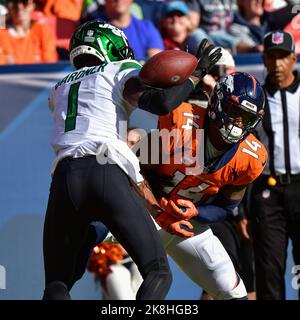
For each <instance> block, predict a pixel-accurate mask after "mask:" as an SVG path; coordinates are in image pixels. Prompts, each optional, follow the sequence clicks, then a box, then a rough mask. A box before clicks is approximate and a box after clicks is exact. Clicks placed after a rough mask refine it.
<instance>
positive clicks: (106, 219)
mask: <svg viewBox="0 0 300 320" xmlns="http://www.w3.org/2000/svg"><path fill="white" fill-rule="evenodd" d="M199 49H200V50H199V52H200V53H201V54H202V59H201V60H199V63H198V66H197V68H196V70H195V72H194V73H193V76H192V80H191V79H188V80H186V81H185V82H184V83H182V84H180V85H177V86H174V87H170V88H167V89H160V88H153V87H151V88H150V87H147V86H145V85H144V84H143V83H142V82H141V80H140V79H139V78H138V77H137V75H138V73H139V70H140V68H141V65H140V64H139V63H138V62H137V61H135V60H134V55H133V52H132V50H131V48H130V46H129V44H128V41H127V39H126V37H125V35H124V33H123V32H122V31H121V30H119V29H118V28H116V27H114V26H112V25H109V24H107V23H105V22H103V21H101V20H94V21H90V22H87V23H85V24H83V25H82V26H80V27H79V28H78V29H77V30H76V31H75V32H74V34H73V35H72V38H71V40H70V60H71V63H72V64H73V66H74V67H75V69H76V71H74V72H72V73H70V74H68V75H67V76H66V77H65V78H63V79H62V80H61V81H60V82H58V83H57V84H56V85H55V86H54V88H53V89H52V90H51V92H50V95H49V107H50V110H51V111H52V113H53V118H54V126H53V131H52V138H51V144H52V147H53V149H54V151H55V153H56V160H55V161H54V165H53V170H52V174H53V176H52V184H51V188H50V195H49V200H48V207H47V213H46V217H45V224H44V243H43V244H44V265H45V282H46V286H45V290H44V296H43V299H47V300H55V299H70V298H71V297H70V294H69V291H70V289H71V288H72V286H73V284H74V281H75V280H74V279H76V274H75V273H76V270H75V269H76V265H77V263H78V261H77V259H78V258H79V257H80V249H81V246H82V245H83V243H84V242H85V240H86V237H87V234H88V229H89V225H90V222H91V221H97V220H100V221H101V222H103V223H104V224H105V225H106V226H107V227H108V228H109V229H110V230H111V232H112V233H113V234H114V236H115V237H116V238H117V239H118V241H119V242H120V243H121V244H122V246H123V247H124V248H125V249H126V251H127V252H128V253H129V254H130V256H131V257H132V259H133V260H134V262H135V263H136V264H137V266H138V268H139V271H140V273H141V275H142V277H143V279H144V281H143V283H142V284H141V286H140V288H139V290H138V292H137V296H136V298H137V299H150V300H151V299H163V298H164V297H165V296H166V294H167V292H168V290H169V288H170V285H171V282H172V277H171V272H170V268H169V265H168V260H167V257H166V253H165V250H164V248H163V246H162V244H161V240H160V237H159V235H158V233H157V232H156V228H155V225H154V223H153V221H152V218H151V216H150V215H149V213H148V212H147V210H146V209H145V207H144V204H143V203H142V202H141V200H140V198H139V197H138V195H137V194H136V193H135V192H134V189H133V188H132V185H131V184H135V185H140V184H143V177H142V176H141V174H140V172H139V171H140V168H139V161H138V159H137V157H136V156H135V155H134V153H133V152H132V151H131V150H130V148H129V147H128V146H127V144H126V129H127V127H126V125H125V123H126V121H127V120H128V117H129V115H130V112H131V111H132V110H133V109H134V108H137V107H139V108H142V109H144V110H146V111H149V112H151V113H154V114H157V115H162V114H167V113H168V112H170V111H171V110H172V109H174V108H176V107H177V106H178V105H179V104H180V103H181V102H182V101H184V100H185V99H186V98H187V96H188V95H189V94H190V92H191V91H192V90H193V88H194V84H195V83H194V82H196V83H197V82H198V81H199V80H200V79H201V77H202V76H204V74H205V73H206V71H207V69H208V68H210V67H211V66H212V65H214V64H215V62H216V61H218V59H219V58H220V55H221V54H220V53H219V52H217V51H214V52H213V53H211V50H212V49H213V46H206V44H202V46H201V45H200V47H199ZM166 63H167V61H166ZM193 81H194V82H193ZM159 210H161V209H159Z"/></svg>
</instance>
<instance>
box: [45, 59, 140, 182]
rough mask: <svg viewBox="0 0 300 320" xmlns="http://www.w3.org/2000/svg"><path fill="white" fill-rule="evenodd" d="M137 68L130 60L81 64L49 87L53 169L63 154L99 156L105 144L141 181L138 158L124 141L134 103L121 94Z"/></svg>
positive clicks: (128, 172) (107, 149) (120, 163)
mask: <svg viewBox="0 0 300 320" xmlns="http://www.w3.org/2000/svg"><path fill="white" fill-rule="evenodd" d="M140 69H141V65H140V64H139V63H138V62H137V61H134V60H130V59H128V60H122V61H116V62H111V63H105V64H103V65H101V66H94V67H84V68H82V69H79V70H77V71H74V72H72V73H70V74H68V75H67V76H66V77H64V78H63V79H62V80H61V81H59V82H58V83H57V84H56V85H55V86H54V87H53V88H52V90H51V92H50V95H49V108H50V110H51V111H52V112H53V117H54V128H53V131H52V137H51V145H52V147H53V149H54V151H55V153H56V156H57V157H56V159H55V161H54V163H53V168H52V172H54V170H55V167H56V165H57V163H58V162H59V161H60V160H61V159H62V158H65V157H68V156H72V157H75V158H76V157H83V156H85V155H99V148H101V147H103V149H102V150H105V151H107V155H108V157H109V158H110V160H111V161H113V162H114V163H117V164H118V165H119V166H120V167H121V168H122V169H123V170H124V171H125V172H126V173H127V174H128V175H129V176H130V177H131V178H132V179H133V180H134V181H136V182H140V181H142V176H141V175H140V173H139V165H138V159H137V158H136V156H135V155H134V154H133V152H132V151H131V150H130V149H129V147H128V146H127V144H126V135H127V121H128V119H129V115H130V113H131V112H132V111H133V110H134V108H135V107H134V106H132V105H130V104H129V103H128V102H127V101H126V100H125V99H124V98H123V95H122V94H123V90H124V85H125V83H126V81H127V80H128V79H129V78H130V77H134V76H136V75H137V74H138V72H139V70H140Z"/></svg>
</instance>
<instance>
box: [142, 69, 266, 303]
mask: <svg viewBox="0 0 300 320" xmlns="http://www.w3.org/2000/svg"><path fill="white" fill-rule="evenodd" d="M264 102H265V97H264V93H263V90H262V88H261V86H260V84H259V83H258V81H257V80H256V79H255V78H254V77H253V76H251V75H249V74H246V73H234V74H232V75H227V76H225V77H224V78H222V79H221V80H219V81H218V82H217V85H216V87H215V89H214V91H213V93H212V95H211V98H210V101H209V104H208V108H204V107H202V106H199V105H196V104H190V103H183V104H182V105H181V106H180V107H178V108H177V109H176V110H173V111H172V112H171V113H169V114H168V115H166V116H161V117H160V119H159V129H160V130H162V129H167V130H168V132H172V130H174V129H176V130H177V133H178V131H179V132H180V131H181V135H180V134H179V135H177V136H176V135H175V136H173V137H171V139H170V141H167V142H166V139H164V137H163V136H162V138H161V140H162V141H161V143H162V150H161V154H162V155H163V154H165V155H166V154H167V153H169V154H170V163H166V164H163V163H159V164H157V165H153V164H152V165H144V166H143V168H144V173H145V174H146V177H147V178H148V181H149V183H150V185H151V187H152V190H153V193H154V194H155V196H156V198H157V199H158V200H160V199H162V201H161V206H162V208H163V209H164V210H165V212H163V213H162V214H160V215H158V216H157V217H156V222H157V223H158V224H159V225H160V226H161V228H162V229H164V230H166V231H168V232H164V231H163V230H160V231H159V232H160V234H161V236H162V238H163V242H164V244H165V248H166V251H167V253H168V254H169V255H170V256H171V257H172V258H173V260H174V261H175V262H176V263H177V265H178V266H179V267H180V268H181V269H182V270H183V271H184V272H185V273H186V274H187V275H188V276H189V277H190V278H191V279H192V280H193V281H194V282H195V283H197V284H199V286H200V287H202V288H203V289H205V290H206V291H207V292H208V293H209V294H210V295H211V296H212V297H214V298H215V299H244V298H245V299H246V296H247V292H246V290H245V287H244V284H243V281H242V280H241V279H240V278H239V276H238V275H237V273H236V271H235V270H234V267H233V264H232V262H231V260H230V258H229V256H228V254H227V253H226V251H225V249H224V247H223V246H222V244H221V242H220V241H219V239H218V238H217V237H215V236H214V235H213V233H212V231H211V229H210V228H209V224H211V223H214V222H218V221H222V220H224V219H225V218H226V217H227V216H228V215H230V214H232V211H233V209H234V208H235V207H237V206H238V204H239V203H240V201H241V200H242V198H243V195H244V193H245V190H246V187H247V185H248V184H250V183H251V182H253V181H254V180H255V179H256V178H257V177H258V176H259V175H260V174H261V172H262V170H263V168H264V165H265V163H266V161H267V152H266V150H265V148H264V146H263V145H262V143H261V142H260V141H258V140H257V139H256V138H255V137H254V136H253V135H252V134H251V133H250V132H251V130H253V129H254V128H255V127H256V125H257V124H258V123H259V121H260V120H261V118H262V117H263V115H264V110H263V109H264ZM200 129H204V130H203V131H202V132H201V133H202V139H201V138H200V139H199V135H197V131H198V130H200ZM187 136H188V139H186V137H187ZM200 137H201V134H200ZM183 140H184V141H187V140H188V141H189V148H188V149H189V150H188V151H187V152H185V151H186V150H184V149H183V146H184V147H186V146H185V145H184V144H185V142H182V141H183ZM199 148H200V149H199ZM185 149H187V148H185ZM182 150H184V151H183V152H182ZM197 150H200V152H198V153H197ZM184 152H185V153H184ZM178 154H179V155H182V157H181V160H182V161H181V162H180V161H178V160H180V157H178ZM201 155H202V156H203V155H204V166H203V164H201V161H197V160H199V156H201ZM176 157H177V158H176ZM161 158H163V156H162V157H161ZM176 160H177V161H176ZM189 161H190V162H189ZM188 162H189V163H188ZM198 162H199V163H198ZM180 207H186V208H185V210H181V208H180ZM191 218H192V219H191ZM190 219H191V220H190ZM188 220H190V221H188ZM182 222H184V224H185V225H186V226H188V227H190V229H191V230H186V229H185V228H182V229H181V225H182ZM187 222H189V224H188V223H187ZM170 233H173V234H174V235H173V236H172V235H170ZM193 235H194V236H193ZM182 237H188V238H185V239H183V238H182Z"/></svg>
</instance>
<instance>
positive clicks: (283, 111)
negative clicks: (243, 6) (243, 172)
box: [250, 31, 300, 300]
mask: <svg viewBox="0 0 300 320" xmlns="http://www.w3.org/2000/svg"><path fill="white" fill-rule="evenodd" d="M263 61H264V65H265V67H266V69H267V72H268V73H267V77H266V81H265V85H264V88H265V92H266V97H267V99H266V108H265V111H266V115H265V117H264V119H263V121H262V123H261V124H260V126H259V128H258V130H257V133H258V135H259V138H260V139H261V141H262V142H263V144H264V145H265V146H266V147H267V149H268V152H269V160H268V163H267V165H266V168H265V171H264V172H263V174H262V175H261V177H260V178H259V179H257V180H256V182H255V183H254V185H253V188H252V191H251V195H250V197H251V198H250V199H251V201H250V203H251V207H250V216H251V230H252V237H253V244H254V254H255V267H256V287H257V288H256V290H257V299H262V300H284V299H285V282H284V274H285V267H286V257H287V245H288V239H289V238H290V239H291V240H292V245H293V257H294V262H295V264H296V265H300V77H299V74H298V72H297V71H294V66H295V63H296V61H297V57H296V54H295V44H294V39H293V37H292V36H291V35H290V34H289V33H286V32H282V31H276V32H271V33H268V34H267V35H266V36H265V38H264V52H263ZM288 271H289V272H290V270H288ZM288 285H291V284H288Z"/></svg>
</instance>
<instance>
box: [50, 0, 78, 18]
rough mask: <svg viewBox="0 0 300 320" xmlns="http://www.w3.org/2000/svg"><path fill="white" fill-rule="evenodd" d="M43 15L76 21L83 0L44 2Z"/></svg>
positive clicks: (52, 0)
mask: <svg viewBox="0 0 300 320" xmlns="http://www.w3.org/2000/svg"><path fill="white" fill-rule="evenodd" d="M45 2H46V3H45V6H44V13H45V14H46V15H51V14H54V15H55V16H57V17H58V18H61V19H68V20H72V21H77V20H79V18H80V15H81V9H82V2H83V0H46V1H45Z"/></svg>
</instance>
